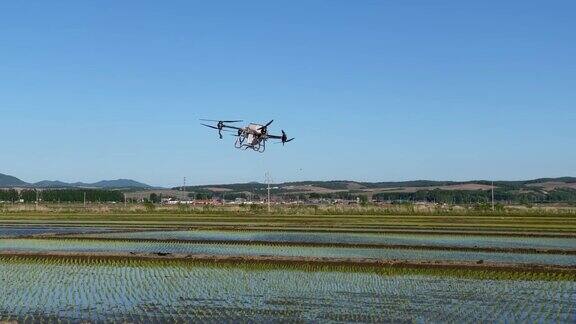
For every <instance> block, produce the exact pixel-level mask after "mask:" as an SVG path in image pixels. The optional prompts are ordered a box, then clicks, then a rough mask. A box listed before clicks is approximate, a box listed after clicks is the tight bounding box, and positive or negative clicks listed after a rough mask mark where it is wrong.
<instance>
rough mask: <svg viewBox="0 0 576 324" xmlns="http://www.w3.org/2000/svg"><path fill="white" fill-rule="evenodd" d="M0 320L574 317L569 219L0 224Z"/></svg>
mask: <svg viewBox="0 0 576 324" xmlns="http://www.w3.org/2000/svg"><path fill="white" fill-rule="evenodd" d="M0 281H1V282H2V288H0V292H1V294H0V320H6V321H11V320H15V321H64V322H82V321H103V320H113V321H126V322H150V321H213V322H223V321H224V322H238V321H255V322H262V321H285V320H291V321H294V320H296V321H303V322H318V321H331V322H383V321H417V322H418V321H420V322H421V321H438V322H446V321H448V322H462V321H466V320H467V319H469V318H475V319H478V320H481V321H507V322H533V321H540V322H550V321H552V322H572V321H574V319H575V318H576V305H575V303H574V300H575V299H576V215H574V214H573V213H572V212H571V211H568V212H566V211H561V212H554V211H549V210H533V211H528V212H493V213H491V212H486V213H464V212H463V213H460V214H459V213H457V212H454V211H450V212H446V213H438V212H429V213H425V212H414V213H410V212H408V211H402V210H395V211H391V210H376V209H373V210H362V209H349V210H343V211H340V212H334V213H329V212H327V211H315V212H313V213H312V212H311V213H306V212H302V211H298V212H295V211H294V210H288V209H287V210H285V211H278V210H276V211H274V212H273V213H272V214H266V213H265V212H258V211H253V212H251V211H250V210H242V209H237V210H199V209H190V210H182V209H176V210H168V211H163V210H156V211H149V212H144V211H129V210H122V209H116V210H112V211H108V212H98V213H96V212H90V211H86V210H76V211H73V212H71V211H62V210H57V211H54V210H51V211H26V212H6V211H5V212H4V213H1V214H0Z"/></svg>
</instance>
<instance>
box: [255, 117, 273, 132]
mask: <svg viewBox="0 0 576 324" xmlns="http://www.w3.org/2000/svg"><path fill="white" fill-rule="evenodd" d="M273 122H274V119H272V120H271V121H269V122H268V124H266V125H264V126H262V127H260V128H258V130H259V131H260V133H262V134H268V126H270V125H272V123H273Z"/></svg>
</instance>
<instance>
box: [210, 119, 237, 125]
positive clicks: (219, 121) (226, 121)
mask: <svg viewBox="0 0 576 324" xmlns="http://www.w3.org/2000/svg"><path fill="white" fill-rule="evenodd" d="M200 120H201V121H209V122H216V123H229V124H230V123H240V122H243V120H214V119H200Z"/></svg>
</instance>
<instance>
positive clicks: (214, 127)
mask: <svg viewBox="0 0 576 324" xmlns="http://www.w3.org/2000/svg"><path fill="white" fill-rule="evenodd" d="M200 125H202V126H206V127H210V128H213V129H218V127H216V126H212V125H206V124H200Z"/></svg>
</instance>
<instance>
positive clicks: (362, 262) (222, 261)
mask: <svg viewBox="0 0 576 324" xmlns="http://www.w3.org/2000/svg"><path fill="white" fill-rule="evenodd" d="M0 258H6V259H14V258H22V259H27V258H28V259H29V258H38V259H61V260H66V261H70V260H86V261H106V260H120V261H122V260H143V261H145V260H155V261H156V260H162V261H165V262H186V263H197V262H203V263H212V264H215V265H234V266H237V265H257V264H272V265H275V266H281V265H294V266H298V265H314V266H351V267H366V268H375V269H381V270H385V269H415V270H422V271H424V272H426V271H433V270H449V269H453V270H473V271H480V272H483V271H497V272H498V271H502V272H514V273H521V274H524V275H527V274H530V273H536V274H537V273H541V274H545V275H550V274H555V275H560V276H564V280H571V281H573V280H576V266H560V265H541V264H515V263H495V262H473V261H408V260H383V259H357V258H329V257H288V256H264V255H259V256H232V255H207V254H164V253H131V252H113V253H108V252H62V251H59V252H26V251H0ZM1 261H2V260H0V262H1Z"/></svg>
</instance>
